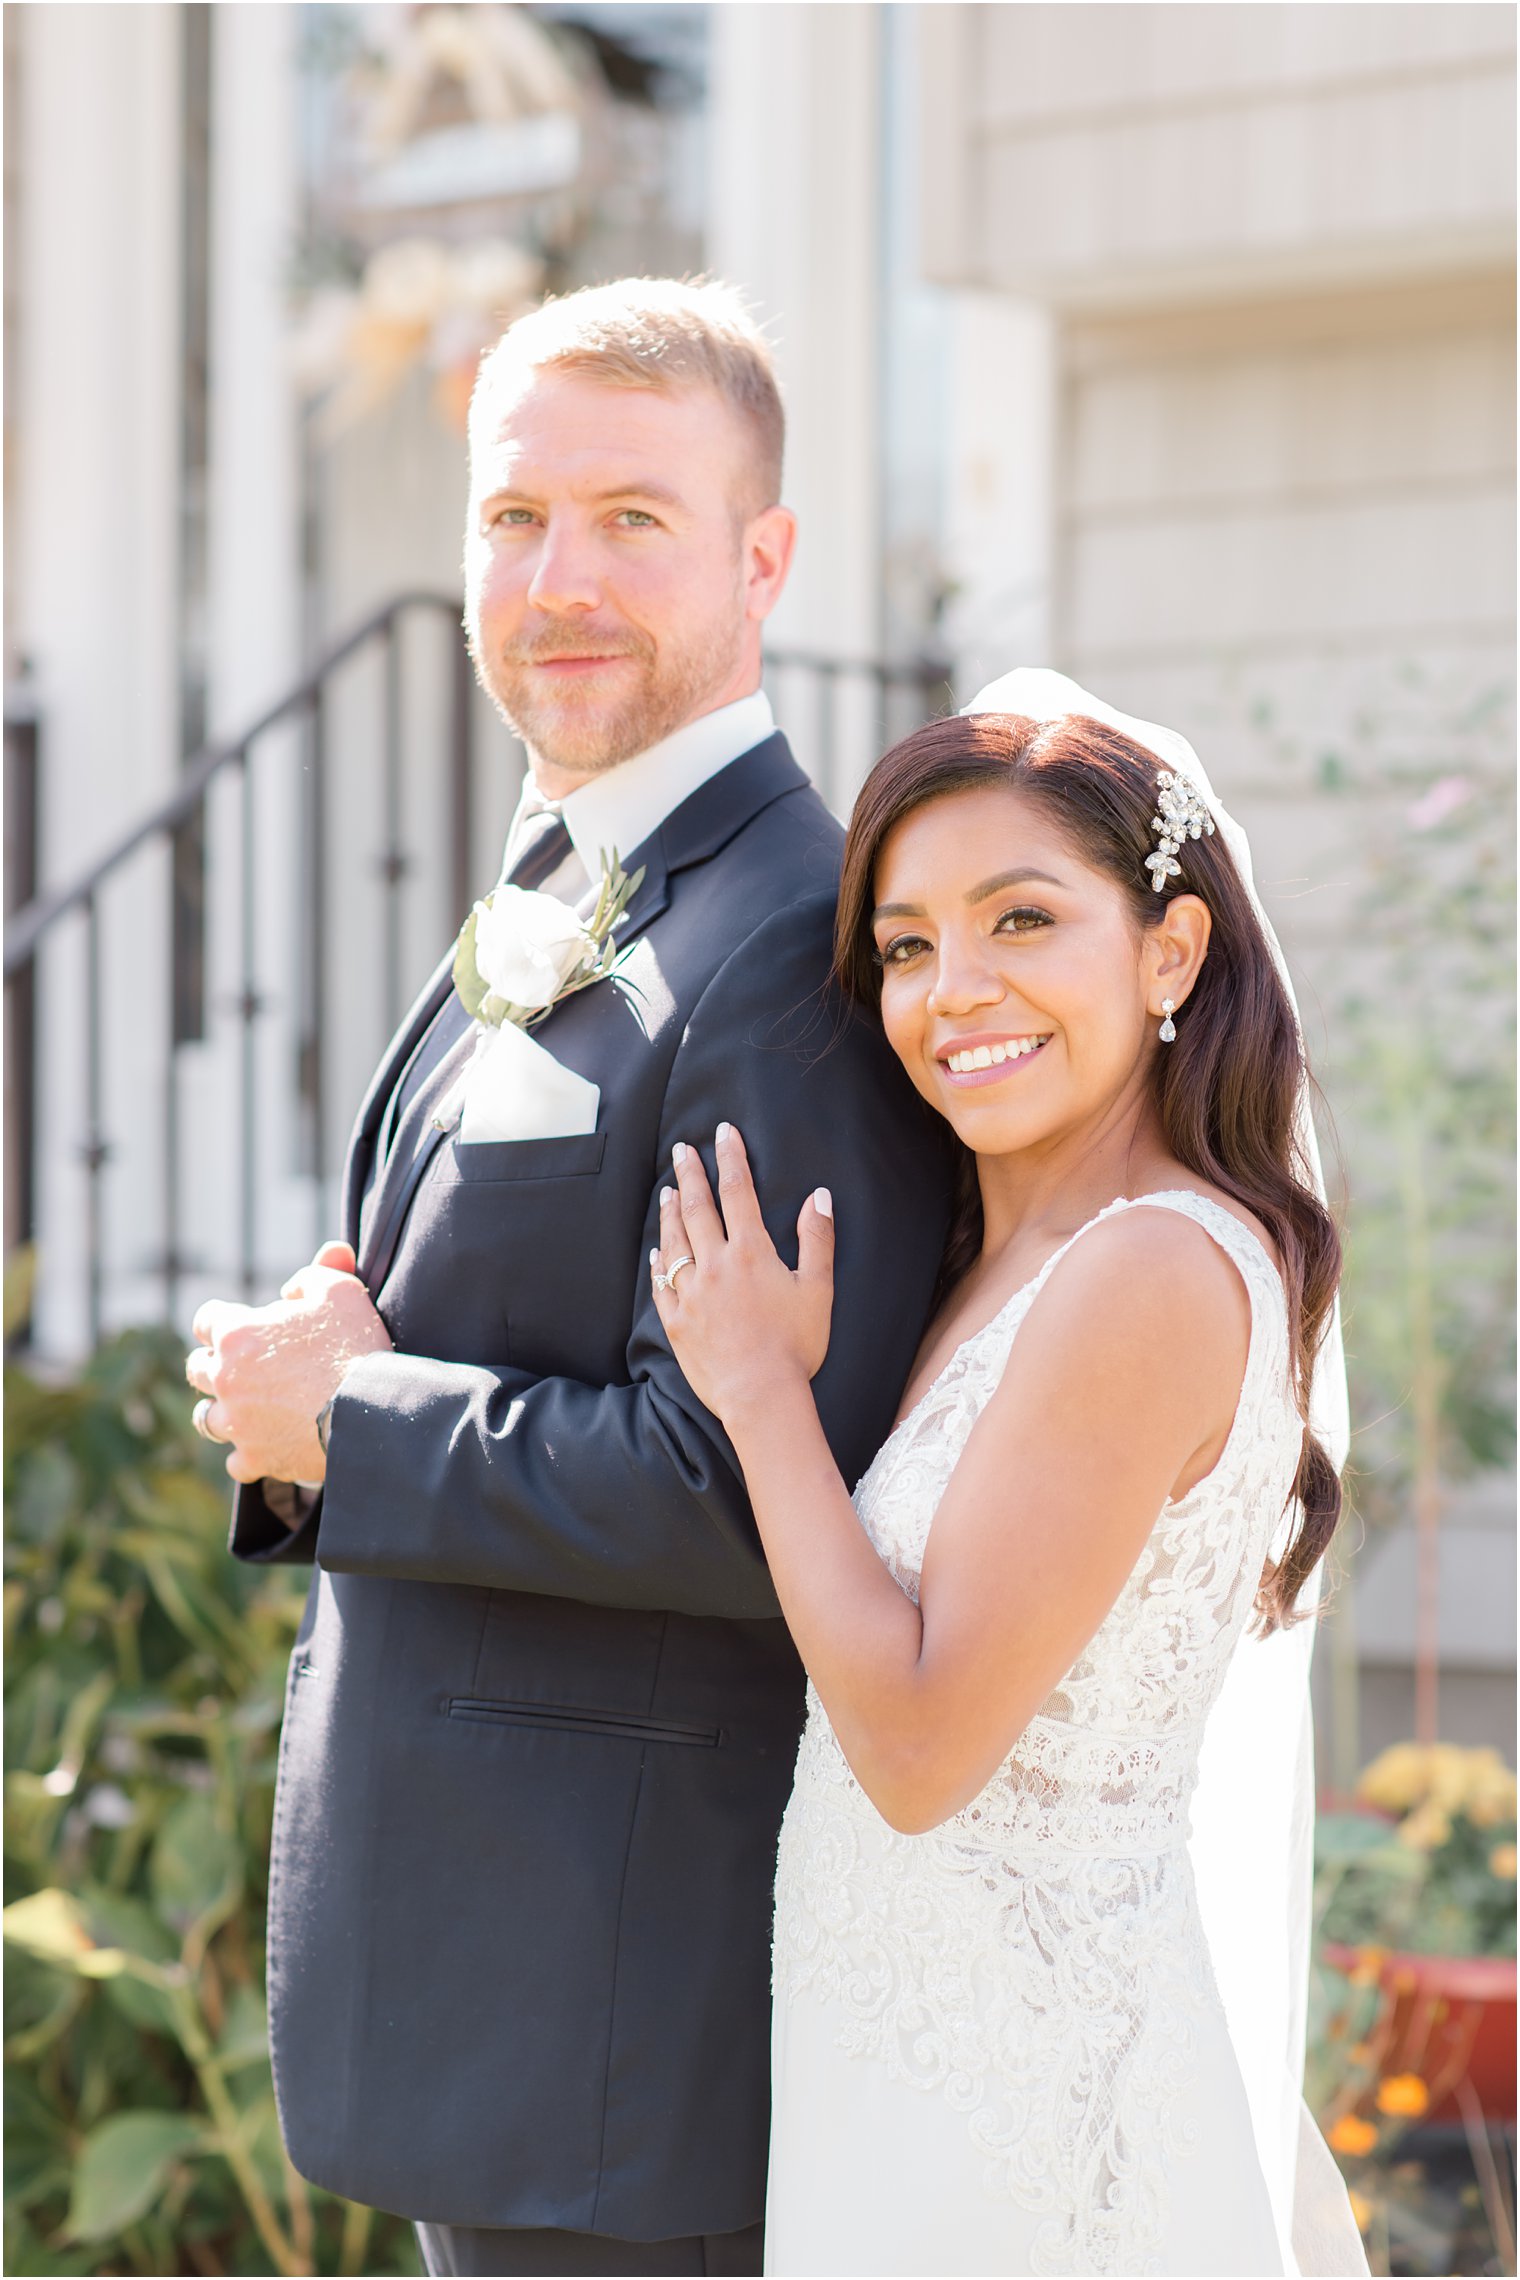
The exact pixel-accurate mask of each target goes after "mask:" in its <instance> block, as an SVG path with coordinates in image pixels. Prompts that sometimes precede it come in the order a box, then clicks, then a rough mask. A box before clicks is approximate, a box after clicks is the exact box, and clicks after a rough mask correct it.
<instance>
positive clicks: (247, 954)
mask: <svg viewBox="0 0 1520 2280" xmlns="http://www.w3.org/2000/svg"><path fill="white" fill-rule="evenodd" d="M237 767H238V773H239V777H240V784H239V792H240V805H241V824H242V837H243V845H242V892H241V896H240V902H241V906H242V907H241V910H240V912H239V918H240V921H241V929H242V958H241V961H240V963H241V966H242V972H241V975H240V977H239V982H238V997H237V1008H238V1019H239V1021H240V1022H241V1024H242V1034H241V1036H240V1038H239V1053H238V1110H239V1119H238V1279H239V1281H240V1283H241V1285H242V1291H243V1297H244V1298H245V1300H249V1301H251V1300H252V1299H253V1298H254V1297H255V1296H256V1289H255V1285H256V1282H257V1277H258V1256H259V1253H258V1178H257V1173H258V1098H257V1090H256V1087H257V1077H258V1069H257V1065H256V1061H255V1057H254V1047H255V1037H254V1027H253V1025H254V1023H255V1022H256V1021H257V1020H258V1018H259V1015H260V1014H261V1013H262V1011H263V1009H264V1001H263V999H262V998H261V997H260V995H259V985H258V913H259V903H258V839H257V828H256V826H257V811H256V809H255V805H254V798H253V770H252V768H251V767H250V765H249V760H248V747H247V746H246V744H245V745H244V747H243V749H242V751H241V752H240V753H239V755H238V760H237Z"/></svg>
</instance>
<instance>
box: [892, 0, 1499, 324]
mask: <svg viewBox="0 0 1520 2280" xmlns="http://www.w3.org/2000/svg"><path fill="white" fill-rule="evenodd" d="M926 21H927V24H928V38H929V40H930V43H931V54H930V56H929V59H928V67H927V69H926V72H925V117H926V135H927V145H928V156H929V162H930V163H929V165H928V168H927V169H926V180H927V183H928V186H929V187H928V191H927V196H926V214H925V238H926V250H927V255H928V260H929V264H930V267H931V269H932V271H933V273H934V274H935V275H936V276H938V277H940V278H942V279H943V280H944V281H945V282H948V283H956V284H978V285H988V286H994V287H998V288H1001V289H1002V290H1005V291H1008V292H1017V293H1032V294H1037V295H1039V296H1041V297H1049V298H1053V299H1057V300H1061V301H1064V302H1066V303H1068V304H1070V305H1073V306H1076V305H1083V304H1087V305H1093V304H1099V303H1101V304H1104V305H1109V306H1112V305H1115V304H1117V303H1120V302H1124V301H1129V302H1132V303H1143V302H1144V301H1146V300H1148V299H1150V298H1152V297H1154V295H1155V294H1156V293H1157V292H1158V291H1160V290H1170V291H1172V292H1177V293H1180V292H1192V291H1208V292H1221V291H1230V290H1232V289H1234V290H1239V289H1242V288H1246V289H1254V288H1255V287H1257V286H1261V285H1265V284H1268V283H1270V282H1272V281H1276V282H1277V284H1278V285H1279V286H1281V285H1284V284H1286V283H1287V282H1288V281H1290V280H1295V281H1300V282H1301V281H1303V280H1305V279H1307V278H1311V277H1317V278H1320V279H1322V280H1324V281H1326V282H1328V281H1330V280H1332V279H1334V278H1338V277H1346V276H1366V275H1371V274H1375V273H1378V272H1382V273H1386V274H1391V273H1413V272H1415V271H1419V270H1425V271H1427V272H1429V271H1439V270H1441V269H1443V268H1446V267H1448V266H1450V265H1451V264H1452V263H1453V262H1457V261H1462V260H1465V261H1467V262H1469V263H1474V262H1479V261H1485V260H1487V261H1494V260H1498V259H1502V258H1503V257H1504V254H1505V252H1506V250H1507V248H1508V247H1509V246H1510V244H1511V243H1512V240H1513V231H1514V209H1515V191H1514V163H1515V162H1514V19H1513V15H1512V13H1511V12H1510V11H1508V10H1506V9H1503V8H1498V7H1487V6H1476V7H1468V6H1457V5H1450V6H1446V5H1424V4H1418V0H1417V4H1415V5H1408V6H1384V5H1376V4H1374V5H1369V6H1357V7H1333V6H1332V7H1295V6H1270V7H1250V6H1247V7H1240V6H1232V7H1227V8H1201V7H1193V6H1168V5H1148V6H1145V7H1110V6H1096V7H1082V8H1072V7H1062V6H1030V7H1018V8H1005V7H969V8H968V7H959V6H952V7H943V8H932V9H929V10H927V11H926Z"/></svg>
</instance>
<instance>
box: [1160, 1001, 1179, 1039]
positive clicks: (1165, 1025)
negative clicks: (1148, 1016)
mask: <svg viewBox="0 0 1520 2280" xmlns="http://www.w3.org/2000/svg"><path fill="white" fill-rule="evenodd" d="M1176 1010H1177V1000H1176V999H1175V998H1163V999H1162V1000H1161V1012H1162V1016H1163V1018H1162V1023H1161V1042H1162V1044H1163V1045H1172V1044H1175V1042H1176V1038H1177V1024H1176V1022H1175V1021H1173V1019H1172V1015H1173V1014H1174V1013H1175V1012H1176Z"/></svg>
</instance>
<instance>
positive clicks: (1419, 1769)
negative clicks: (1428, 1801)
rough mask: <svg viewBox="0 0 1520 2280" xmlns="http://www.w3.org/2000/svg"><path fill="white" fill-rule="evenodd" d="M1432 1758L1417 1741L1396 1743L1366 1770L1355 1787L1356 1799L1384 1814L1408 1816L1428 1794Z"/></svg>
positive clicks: (1375, 1759)
mask: <svg viewBox="0 0 1520 2280" xmlns="http://www.w3.org/2000/svg"><path fill="white" fill-rule="evenodd" d="M1429 1755H1430V1753H1429V1751H1428V1750H1423V1749H1421V1747H1420V1745H1419V1744H1418V1742H1395V1743H1394V1744H1393V1747H1392V1748H1391V1749H1386V1750H1384V1752H1383V1754H1382V1756H1381V1757H1376V1758H1374V1759H1373V1761H1372V1763H1371V1765H1369V1766H1368V1767H1367V1769H1366V1771H1365V1772H1364V1773H1363V1775H1362V1777H1361V1779H1360V1780H1359V1781H1358V1783H1357V1785H1356V1794H1357V1796H1358V1797H1360V1798H1361V1800H1362V1802H1363V1804H1365V1805H1376V1806H1379V1807H1380V1808H1381V1809H1382V1810H1383V1811H1384V1812H1385V1813H1407V1812H1408V1811H1409V1808H1410V1807H1411V1805H1417V1804H1418V1803H1419V1801H1420V1799H1421V1798H1422V1797H1423V1796H1424V1795H1425V1791H1426V1787H1427V1784H1428V1781H1429V1773H1428V1764H1427V1761H1428V1759H1429Z"/></svg>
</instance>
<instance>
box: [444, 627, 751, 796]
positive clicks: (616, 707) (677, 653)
mask: <svg viewBox="0 0 1520 2280" xmlns="http://www.w3.org/2000/svg"><path fill="white" fill-rule="evenodd" d="M741 625H742V619H741V617H740V615H739V613H738V611H737V610H736V611H735V612H734V613H733V615H732V616H731V617H726V618H724V619H723V620H721V621H719V622H716V623H710V624H709V625H707V626H705V627H703V628H702V629H700V631H699V632H697V633H696V634H694V635H693V636H691V637H690V638H689V639H687V640H684V641H682V642H681V643H680V644H679V645H673V644H672V643H671V642H669V641H667V642H665V643H663V644H662V645H661V646H660V648H658V649H657V648H656V646H655V644H654V642H653V641H652V640H651V639H650V638H649V636H648V635H647V634H645V633H641V632H639V631H638V630H637V629H636V628H635V627H632V626H626V625H625V626H620V627H618V628H617V629H616V630H615V631H611V632H608V633H603V634H598V633H597V632H595V631H594V630H593V629H591V628H589V627H587V626H586V625H585V624H584V622H582V621H580V620H578V619H577V620H561V619H556V618H549V619H545V620H544V621H543V623H542V624H541V625H540V626H539V627H538V628H537V629H536V630H535V632H534V635H533V638H532V640H531V641H527V640H523V641H516V642H513V643H512V644H511V645H510V646H509V647H508V648H506V649H502V650H498V651H497V652H496V654H495V655H494V656H491V655H487V654H486V653H485V652H484V650H483V649H482V647H481V646H480V644H479V642H478V641H477V639H476V637H475V635H474V632H473V629H472V632H471V638H470V649H471V654H472V656H473V657H474V660H475V669H476V671H477V672H478V673H479V675H480V678H481V680H482V682H483V683H484V685H485V688H486V692H487V694H488V695H489V696H490V697H491V698H492V699H493V700H494V702H495V703H496V705H497V706H498V707H499V709H500V711H501V713H502V715H503V717H504V718H505V720H506V723H507V726H508V727H509V728H510V729H511V730H512V731H513V733H514V734H515V735H517V736H519V737H521V738H522V741H523V742H524V744H526V745H528V746H529V747H530V749H531V750H532V751H534V752H536V753H537V754H538V755H539V756H540V757H541V758H542V759H544V760H547V761H549V762H551V763H552V764H553V765H554V766H555V767H557V768H567V769H573V770H575V771H576V773H578V774H581V775H599V774H601V773H602V772H603V771H604V770H606V769H608V768H616V767H617V766H618V765H619V763H620V762H621V761H624V760H631V759H632V758H633V756H634V754H635V753H636V752H647V751H648V749H649V747H650V745H652V744H658V743H659V742H660V740H661V738H662V737H666V736H670V735H672V734H673V733H674V732H675V730H676V729H678V728H682V727H684V726H685V724H686V722H687V721H689V720H695V719H696V718H697V716H698V715H699V714H700V713H703V712H706V711H709V710H710V709H711V700H712V699H713V697H714V696H715V695H716V694H717V692H718V691H719V690H720V689H721V688H722V687H723V685H724V683H725V682H726V681H728V680H729V679H730V678H731V677H732V675H733V672H734V668H735V665H736V663H737V661H738V652H739V632H740V627H741ZM608 656H615V657H617V658H619V659H622V658H627V659H629V660H631V669H630V666H628V665H623V664H618V665H616V666H613V667H612V668H610V670H609V672H608V674H607V675H606V677H605V678H606V682H608V683H611V686H610V687H609V686H605V685H604V686H603V687H601V688H598V687H597V685H596V682H597V680H600V679H602V676H600V675H598V676H597V677H596V679H595V680H593V679H590V678H588V680H587V681H585V682H582V683H574V682H572V683H570V684H568V685H567V686H566V687H564V688H562V689H555V688H553V687H550V686H548V685H546V681H545V678H544V677H543V676H542V675H541V674H540V673H539V672H537V671H535V661H536V660H537V659H539V658H546V657H608Z"/></svg>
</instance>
